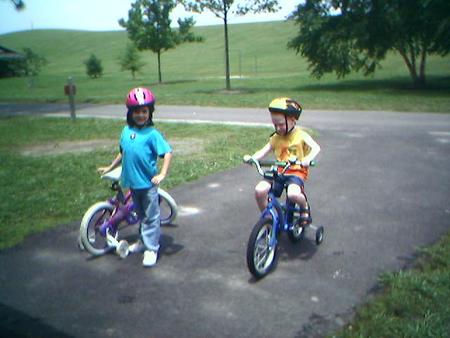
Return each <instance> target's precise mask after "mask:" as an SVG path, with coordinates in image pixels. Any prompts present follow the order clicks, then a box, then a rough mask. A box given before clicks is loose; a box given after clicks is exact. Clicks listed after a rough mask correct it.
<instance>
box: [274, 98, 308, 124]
mask: <svg viewBox="0 0 450 338" xmlns="http://www.w3.org/2000/svg"><path fill="white" fill-rule="evenodd" d="M269 111H270V112H271V113H281V114H284V115H285V116H293V117H295V119H296V120H298V118H299V117H300V114H301V113H302V106H301V105H300V103H298V102H297V101H295V100H293V99H290V98H289V97H279V98H276V99H274V100H272V102H270V104H269Z"/></svg>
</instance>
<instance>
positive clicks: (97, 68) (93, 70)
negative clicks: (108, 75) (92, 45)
mask: <svg viewBox="0 0 450 338" xmlns="http://www.w3.org/2000/svg"><path fill="white" fill-rule="evenodd" d="M84 64H85V65H86V73H87V75H89V76H90V77H91V78H97V77H100V76H102V74H103V67H102V62H101V60H100V59H98V58H97V57H96V56H95V54H91V56H90V57H89V58H88V59H87V60H85V61H84Z"/></svg>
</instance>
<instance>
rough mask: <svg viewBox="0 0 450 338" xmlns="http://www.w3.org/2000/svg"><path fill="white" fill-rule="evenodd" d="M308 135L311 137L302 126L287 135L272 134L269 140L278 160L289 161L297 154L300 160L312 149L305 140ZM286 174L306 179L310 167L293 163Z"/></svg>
mask: <svg viewBox="0 0 450 338" xmlns="http://www.w3.org/2000/svg"><path fill="white" fill-rule="evenodd" d="M306 137H310V136H309V134H308V133H307V132H306V131H304V130H302V129H300V128H295V129H294V130H292V131H291V132H290V133H288V134H287V135H278V134H274V135H272V137H271V138H270V141H269V142H270V145H271V146H272V149H273V152H274V153H275V158H276V159H277V161H288V160H289V157H291V156H296V157H297V159H298V160H301V159H302V158H304V157H305V156H307V155H308V154H309V152H310V151H311V147H310V146H309V145H308V144H307V143H306V142H305V138H306ZM286 174H288V175H296V176H299V177H300V178H301V179H303V180H306V179H307V178H308V168H303V167H301V166H299V165H293V166H292V167H291V168H290V169H289V170H288V171H287V172H286Z"/></svg>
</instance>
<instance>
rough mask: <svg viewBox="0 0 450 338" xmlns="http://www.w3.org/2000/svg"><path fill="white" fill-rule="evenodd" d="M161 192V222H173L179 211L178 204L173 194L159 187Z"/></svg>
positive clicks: (163, 223)
mask: <svg viewBox="0 0 450 338" xmlns="http://www.w3.org/2000/svg"><path fill="white" fill-rule="evenodd" d="M158 194H159V208H160V210H161V216H160V219H161V224H162V225H166V224H171V223H172V222H173V221H174V220H175V218H176V217H177V213H178V206H177V203H176V202H175V200H174V199H173V198H172V196H170V195H169V193H168V192H167V191H165V190H163V189H161V188H158Z"/></svg>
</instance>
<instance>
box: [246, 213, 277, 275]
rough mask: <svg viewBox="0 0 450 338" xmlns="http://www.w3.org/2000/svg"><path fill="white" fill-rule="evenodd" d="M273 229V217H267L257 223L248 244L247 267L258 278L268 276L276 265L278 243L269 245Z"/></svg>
mask: <svg viewBox="0 0 450 338" xmlns="http://www.w3.org/2000/svg"><path fill="white" fill-rule="evenodd" d="M273 231H274V227H273V221H272V219H271V218H270V217H265V218H262V219H260V220H259V221H258V223H256V224H255V226H254V227H253V230H252V232H251V233H250V237H249V239H248V244H247V267H248V269H249V271H250V273H251V274H252V275H253V276H254V277H255V278H256V279H260V278H263V277H264V276H266V275H267V274H268V273H269V272H270V271H272V269H273V268H274V267H275V265H276V261H277V258H278V255H277V252H278V244H275V245H274V247H273V248H270V247H269V242H270V238H271V236H272V235H273V234H272V233H273Z"/></svg>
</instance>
